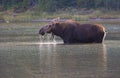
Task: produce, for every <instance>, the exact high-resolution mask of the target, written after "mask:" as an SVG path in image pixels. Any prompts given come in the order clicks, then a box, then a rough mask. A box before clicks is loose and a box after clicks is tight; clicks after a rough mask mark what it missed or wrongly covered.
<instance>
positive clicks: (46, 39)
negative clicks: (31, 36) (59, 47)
mask: <svg viewBox="0 0 120 78" xmlns="http://www.w3.org/2000/svg"><path fill="white" fill-rule="evenodd" d="M39 39H40V42H39V44H61V43H63V42H62V41H57V40H56V37H52V36H51V35H50V34H45V36H41V35H40V36H39Z"/></svg>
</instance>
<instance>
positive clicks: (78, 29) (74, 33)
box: [40, 20, 105, 43]
mask: <svg viewBox="0 0 120 78" xmlns="http://www.w3.org/2000/svg"><path fill="white" fill-rule="evenodd" d="M48 26H49V25H48ZM50 26H51V27H49V28H47V30H49V29H51V30H49V32H48V33H50V32H51V33H53V34H54V35H57V36H60V37H61V38H62V39H63V41H64V43H102V42H103V40H104V37H105V28H104V27H103V26H102V25H100V24H80V23H78V22H76V21H73V20H66V21H64V22H54V23H53V24H51V25H50ZM45 27H47V26H45ZM45 27H43V28H42V29H41V31H43V32H45V31H47V30H45ZM40 33H41V32H40Z"/></svg>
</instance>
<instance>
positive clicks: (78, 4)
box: [0, 0, 120, 21]
mask: <svg viewBox="0 0 120 78" xmlns="http://www.w3.org/2000/svg"><path fill="white" fill-rule="evenodd" d="M0 11H1V12H0V20H1V19H4V20H5V21H6V20H9V21H29V20H33V19H38V18H54V17H61V18H71V19H75V20H88V19H89V18H120V13H119V12H120V2H119V0H0Z"/></svg>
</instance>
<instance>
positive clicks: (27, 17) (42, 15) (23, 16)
mask: <svg viewBox="0 0 120 78" xmlns="http://www.w3.org/2000/svg"><path fill="white" fill-rule="evenodd" d="M56 17H60V18H63V19H73V20H76V21H88V19H90V18H93V19H94V18H104V19H108V18H120V12H118V11H117V12H115V11H109V12H107V11H106V12H102V11H100V10H95V11H93V12H92V13H88V14H86V13H85V14H84V12H83V13H82V14H81V11H77V10H74V9H73V10H71V11H68V10H67V11H58V12H54V13H47V12H34V11H26V12H25V13H19V14H17V15H16V16H13V12H11V11H8V12H7V14H6V12H1V13H0V19H4V20H5V21H6V22H7V21H9V22H29V21H31V20H34V19H51V18H56Z"/></svg>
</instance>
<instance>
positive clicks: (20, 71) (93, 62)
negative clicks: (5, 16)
mask: <svg viewBox="0 0 120 78" xmlns="http://www.w3.org/2000/svg"><path fill="white" fill-rule="evenodd" d="M12 25H13V26H12ZM20 25H21V26H19V27H16V24H15V25H14V24H11V25H9V26H8V25H6V24H2V25H1V26H0V28H1V29H0V78H120V61H119V59H120V40H119V37H120V36H118V35H119V34H117V36H116V34H115V35H112V34H113V33H119V26H118V25H114V26H115V27H118V28H117V29H116V28H112V26H109V25H106V26H108V27H106V28H107V29H108V31H110V33H109V34H110V35H109V37H108V38H109V39H106V40H105V42H104V44H78V45H75V44H74V45H63V43H62V42H61V41H60V42H59V41H58V40H57V41H46V40H43V42H41V40H40V39H39V35H38V30H39V25H36V24H34V25H35V26H31V27H30V26H22V25H25V24H20ZM27 25H28V24H27ZM110 27H111V28H110ZM114 30H116V31H114ZM23 33H24V34H23Z"/></svg>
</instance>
